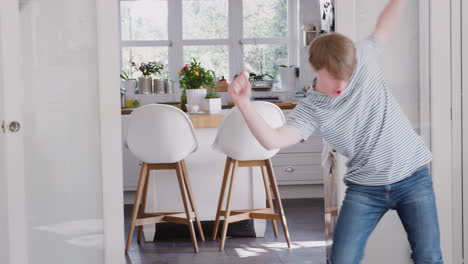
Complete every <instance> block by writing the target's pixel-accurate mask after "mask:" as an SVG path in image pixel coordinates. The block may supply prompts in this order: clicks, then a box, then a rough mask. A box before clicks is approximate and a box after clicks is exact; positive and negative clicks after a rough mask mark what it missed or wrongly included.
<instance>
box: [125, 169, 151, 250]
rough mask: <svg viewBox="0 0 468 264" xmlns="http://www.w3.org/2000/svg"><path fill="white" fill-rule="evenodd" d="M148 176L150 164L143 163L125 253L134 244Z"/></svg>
mask: <svg viewBox="0 0 468 264" xmlns="http://www.w3.org/2000/svg"><path fill="white" fill-rule="evenodd" d="M147 176H148V164H146V163H142V164H141V170H140V178H139V179H138V188H137V193H136V197H135V203H134V204H133V212H132V220H131V223H130V229H129V230H128V238H127V245H126V247H125V254H128V250H129V249H130V246H131V244H132V238H133V232H134V231H135V225H136V220H137V217H138V211H139V210H138V209H139V207H140V202H141V199H142V196H143V189H144V185H145V182H146V178H147Z"/></svg>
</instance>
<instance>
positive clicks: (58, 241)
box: [0, 0, 124, 264]
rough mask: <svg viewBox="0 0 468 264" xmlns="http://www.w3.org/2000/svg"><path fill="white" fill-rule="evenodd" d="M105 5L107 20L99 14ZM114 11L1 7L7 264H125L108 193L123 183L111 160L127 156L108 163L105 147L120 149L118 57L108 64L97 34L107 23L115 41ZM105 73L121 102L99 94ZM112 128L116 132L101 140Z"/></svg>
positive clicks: (9, 0) (54, 2) (86, 6)
mask: <svg viewBox="0 0 468 264" xmlns="http://www.w3.org/2000/svg"><path fill="white" fill-rule="evenodd" d="M104 2H106V3H104ZM105 4H106V5H107V8H108V11H109V12H110V13H111V15H109V14H106V15H102V16H101V14H102V13H103V9H102V7H103V6H104V5H105ZM113 11H115V14H114V13H113ZM116 11H117V3H116V1H105V0H98V1H95V0H80V1H75V0H19V1H18V0H3V1H2V5H1V6H0V122H2V121H3V120H5V123H6V130H5V132H3V130H2V131H1V132H0V158H1V160H0V173H1V174H0V212H1V213H0V214H1V215H0V256H1V260H0V262H2V263H12V264H17V263H18V264H19V263H21V264H23V263H24V264H25V263H38V264H42V263H51V264H53V263H77V264H81V263H90V264H93V263H96V264H97V263H99V264H100V263H123V261H124V258H123V215H122V212H123V210H122V208H121V204H122V199H121V196H119V195H116V194H118V193H119V192H120V191H121V190H122V186H121V184H120V186H119V185H114V186H112V187H113V188H114V189H113V190H114V191H109V182H111V183H112V182H121V175H122V174H121V168H118V169H116V170H114V171H116V172H117V173H116V174H114V175H112V176H113V177H114V178H115V179H116V180H114V181H109V172H110V171H111V169H109V160H113V161H115V163H114V166H116V167H119V166H120V167H121V153H120V152H119V151H117V152H116V153H115V154H113V155H112V156H111V155H108V154H107V153H108V150H109V149H106V148H105V146H107V145H108V144H109V139H117V142H114V143H115V145H119V144H120V139H119V138H120V123H118V122H114V123H113V125H110V121H109V120H108V119H107V118H106V117H111V118H110V119H111V120H115V117H118V115H117V114H116V113H117V111H118V109H119V101H118V77H117V74H118V67H119V66H118V53H117V52H116V54H115V59H110V60H109V62H105V61H104V59H103V58H106V57H105V56H107V55H108V53H107V52H102V50H103V49H102V46H103V43H102V42H103V41H102V39H103V37H105V36H102V35H100V34H103V31H102V30H101V29H102V28H103V27H104V25H105V26H107V31H108V32H110V33H106V34H108V35H107V36H108V37H109V36H110V40H109V41H112V38H115V39H114V42H115V43H117V41H118V38H117V34H115V32H117V30H116V29H117V26H118V25H117V19H115V20H113V18H117V12H116ZM109 25H110V26H109ZM114 29H115V30H114ZM111 43H112V42H111ZM117 45H118V44H110V45H109V49H110V50H113V51H114V50H115V51H117V48H116V47H117ZM114 48H115V49H114ZM107 69H117V70H115V72H113V71H112V70H111V71H109V70H107ZM109 72H111V73H115V79H114V77H110V81H109V82H107V83H111V84H116V85H114V86H115V95H113V94H112V93H108V92H109V91H111V90H109V89H110V88H112V85H111V87H110V88H109V87H106V88H103V87H102V86H103V83H106V81H105V80H103V79H106V78H109V76H111V75H112V74H111V75H109V74H108V73H109ZM107 95H109V97H107V98H106V96H107ZM108 98H112V99H114V101H115V102H114V101H112V102H111V103H108ZM113 109H115V111H112V110H113ZM109 112H112V113H113V114H110V115H109V114H108V113H109ZM102 119H105V121H102ZM118 120H120V119H118ZM15 122H17V123H15ZM103 124H106V126H103ZM112 126H114V128H116V129H115V135H114V134H109V135H106V136H104V134H108V133H109V131H110V130H111V129H110V128H111V127H112ZM116 149H117V150H118V149H120V147H118V148H116ZM119 154H120V156H119ZM119 171H120V174H118V172H119ZM112 198H114V199H115V201H113V202H112V203H110V202H109V201H110V200H112ZM116 204H118V205H119V206H120V210H119V206H115V205H116ZM111 220H112V221H111ZM109 223H112V224H109ZM4 256H6V260H7V261H6V262H5V257H4Z"/></svg>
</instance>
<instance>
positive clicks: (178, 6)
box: [119, 0, 299, 91]
mask: <svg viewBox="0 0 468 264" xmlns="http://www.w3.org/2000/svg"><path fill="white" fill-rule="evenodd" d="M123 1H135V0H119V35H120V64H121V66H122V65H123V63H122V57H123V56H122V54H123V49H124V48H131V47H168V64H169V66H168V67H169V69H168V70H169V73H170V75H169V78H170V79H172V80H178V79H179V76H178V72H179V70H180V69H181V68H182V67H183V65H184V58H183V49H184V47H185V46H215V45H221V46H226V48H227V49H228V59H229V61H228V72H229V76H226V77H227V79H228V80H231V78H232V76H233V75H234V74H235V73H238V72H241V71H243V69H244V52H243V46H244V45H250V44H283V45H286V46H287V49H288V64H289V65H296V66H298V63H299V48H298V39H299V35H298V34H299V26H298V24H299V19H298V14H299V5H298V1H299V0H287V1H288V4H287V5H288V17H287V21H288V35H287V36H286V37H283V38H278V37H274V38H244V37H243V13H242V10H243V1H242V0H227V1H228V36H227V38H226V39H183V36H182V34H183V32H182V30H183V24H182V22H183V21H182V2H183V0H167V1H168V6H167V8H168V23H167V25H168V28H167V30H168V39H167V40H122V30H121V29H122V28H121V27H122V24H121V19H120V16H121V13H120V8H121V5H120V4H121V2H123ZM175 85H176V88H178V87H179V84H178V82H177V81H176V82H175ZM178 90H179V89H176V91H178Z"/></svg>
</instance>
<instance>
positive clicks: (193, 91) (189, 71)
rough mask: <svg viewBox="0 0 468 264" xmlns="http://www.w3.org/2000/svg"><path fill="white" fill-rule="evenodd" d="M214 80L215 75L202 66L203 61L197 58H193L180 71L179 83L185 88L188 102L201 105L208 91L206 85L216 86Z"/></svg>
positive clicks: (192, 104) (184, 92)
mask: <svg viewBox="0 0 468 264" xmlns="http://www.w3.org/2000/svg"><path fill="white" fill-rule="evenodd" d="M213 80H214V76H213V75H212V74H211V73H210V72H209V71H208V70H206V69H204V68H203V67H201V63H200V62H199V61H197V60H196V59H192V62H191V63H190V64H186V65H185V66H184V67H183V68H182V69H181V70H180V71H179V84H180V88H181V89H184V91H182V96H184V94H186V96H187V104H188V105H191V106H195V105H198V106H201V104H202V103H203V100H204V98H205V97H206V93H207V92H206V89H205V87H207V86H208V87H214V82H213ZM182 99H183V98H182ZM182 104H183V103H182Z"/></svg>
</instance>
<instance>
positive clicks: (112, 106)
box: [96, 0, 126, 264]
mask: <svg viewBox="0 0 468 264" xmlns="http://www.w3.org/2000/svg"><path fill="white" fill-rule="evenodd" d="M96 13H97V41H98V42H97V46H98V71H99V104H100V105H99V108H100V109H99V110H100V124H101V127H100V132H101V171H102V195H103V226H104V251H105V252H104V257H105V263H106V264H114V263H122V264H123V263H125V261H126V260H125V254H124V236H125V234H124V214H123V204H124V200H123V167H122V124H121V122H122V120H121V112H120V92H119V90H118V87H120V78H119V75H120V32H119V29H120V27H119V25H120V22H119V2H118V1H116V0H96Z"/></svg>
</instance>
